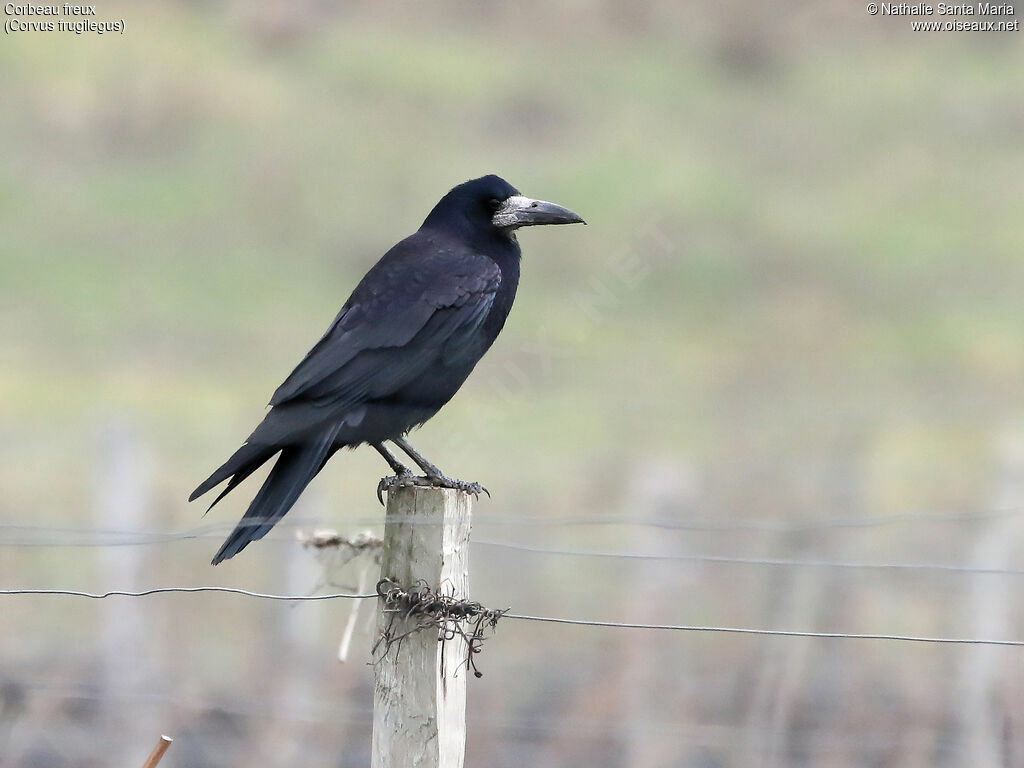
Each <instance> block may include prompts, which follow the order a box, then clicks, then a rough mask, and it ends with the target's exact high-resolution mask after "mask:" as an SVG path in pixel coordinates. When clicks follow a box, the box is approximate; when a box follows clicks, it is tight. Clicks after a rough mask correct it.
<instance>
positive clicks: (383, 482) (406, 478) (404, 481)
mask: <svg viewBox="0 0 1024 768" xmlns="http://www.w3.org/2000/svg"><path fill="white" fill-rule="evenodd" d="M420 479H421V478H418V477H414V476H413V474H412V472H400V473H398V474H397V475H388V476H387V477H382V478H381V479H380V482H379V483H377V501H379V502H380V505H381V506H382V507H383V506H384V491H391V490H394V489H395V488H404V487H405V486H407V485H419V483H417V482H416V480H420Z"/></svg>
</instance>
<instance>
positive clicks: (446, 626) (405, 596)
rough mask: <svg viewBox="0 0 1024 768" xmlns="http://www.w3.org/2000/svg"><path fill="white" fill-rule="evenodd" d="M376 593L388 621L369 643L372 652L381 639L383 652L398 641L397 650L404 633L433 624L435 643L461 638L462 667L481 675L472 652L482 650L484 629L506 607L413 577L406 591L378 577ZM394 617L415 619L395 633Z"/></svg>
mask: <svg viewBox="0 0 1024 768" xmlns="http://www.w3.org/2000/svg"><path fill="white" fill-rule="evenodd" d="M377 594H378V595H379V596H380V597H381V598H383V599H384V611H385V612H386V613H390V614H391V621H390V622H389V623H388V627H387V629H386V630H385V631H384V632H383V633H382V634H381V636H380V637H379V638H378V640H377V642H376V643H375V644H374V646H373V652H374V653H375V654H376V652H377V649H378V648H379V647H380V644H381V643H384V654H387V653H388V652H389V651H390V650H391V646H392V645H393V644H395V643H398V649H397V650H396V653H398V652H399V650H400V649H401V643H402V640H404V639H405V638H406V637H408V636H409V635H411V634H412V633H413V632H418V631H420V630H423V629H432V628H433V629H437V640H438V642H439V643H442V644H443V643H445V642H446V641H448V640H454V639H455V638H456V637H461V638H462V639H463V640H465V641H466V647H467V649H468V651H467V653H466V669H472V670H473V674H474V675H475V676H476V677H482V676H483V673H482V672H481V671H480V670H479V669H477V666H476V662H475V660H474V659H473V656H474V655H475V654H477V653H480V651H481V650H482V646H483V642H484V631H485V630H487V629H491V630H493V629H494V628H495V627H497V625H498V619H500V618H501V617H502V616H503V615H504V614H505V613H507V612H508V611H509V609H508V608H505V609H502V610H498V609H494V608H484V607H483V606H482V605H481V604H480V603H477V602H473V601H470V600H459V599H458V598H456V597H455V596H453V595H446V594H444V593H442V592H435V591H434V590H433V589H431V588H430V586H429V585H428V584H427V583H426V582H423V581H417V582H416V583H415V584H413V585H412V588H411V589H409V590H408V591H406V590H404V589H402V587H401V586H400V585H399V584H398V583H396V582H394V581H392V580H391V579H381V580H380V581H378V582H377ZM397 617H400V618H401V619H402V620H404V621H414V622H415V623H414V625H413V626H412V627H411V628H410V629H408V630H406V631H405V632H402V633H401V634H397V635H396V634H395V633H394V631H393V627H394V622H395V618H397ZM443 652H444V650H443V645H442V653H443Z"/></svg>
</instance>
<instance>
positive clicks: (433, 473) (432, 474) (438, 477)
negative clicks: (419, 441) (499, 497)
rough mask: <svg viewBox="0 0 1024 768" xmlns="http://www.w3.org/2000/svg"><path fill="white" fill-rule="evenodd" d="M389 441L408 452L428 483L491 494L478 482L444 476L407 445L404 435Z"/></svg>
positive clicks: (467, 491) (474, 492)
mask: <svg viewBox="0 0 1024 768" xmlns="http://www.w3.org/2000/svg"><path fill="white" fill-rule="evenodd" d="M391 442H393V443H394V444H395V445H397V446H398V447H399V448H401V449H402V450H403V451H405V452H406V453H407V454H409V458H411V459H412V460H413V461H415V462H416V463H417V464H418V465H419V467H420V469H422V470H423V472H424V474H425V475H426V476H427V477H426V479H427V480H428V481H429V484H430V485H433V486H435V487H438V488H454V489H455V490H457V491H465V492H466V493H472V494H473V495H474V496H479V495H480V494H481V493H486V494H487V495H488V496H490V495H491V492H490V491H488V490H487V489H486V488H484V487H483V486H482V485H480V483H467V482H466V481H465V480H452V479H451V478H450V477H445V475H444V473H443V472H441V470H440V469H438V467H437V465H435V464H431V463H430V462H429V461H427V459H426V457H424V456H423V454H421V453H420V452H419V451H417V450H416V449H415V448H413V447H412V446H411V445H409V441H408V440H406V439H405V438H404V437H397V438H395V439H393V440H392V441H391Z"/></svg>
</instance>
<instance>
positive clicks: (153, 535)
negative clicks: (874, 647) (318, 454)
mask: <svg viewBox="0 0 1024 768" xmlns="http://www.w3.org/2000/svg"><path fill="white" fill-rule="evenodd" d="M1021 514H1024V507H1010V508H1005V509H994V510H976V511H973V512H939V513H927V512H905V513H901V514H895V515H886V516H875V517H870V516H867V517H855V518H836V519H819V520H809V521H808V520H801V521H793V520H778V519H776V520H771V519H768V520H759V519H756V518H734V519H729V518H723V519H720V520H716V519H713V518H689V519H681V520H667V519H638V518H634V517H630V516H627V515H591V516H588V517H577V516H563V517H550V516H540V515H535V516H527V515H501V514H493V513H491V514H488V516H487V518H486V519H483V520H480V521H478V525H481V524H485V525H520V526H536V527H559V526H600V525H624V526H642V527H650V528H660V529H665V530H679V531H708V532H714V531H761V532H769V533H802V532H808V531H816V530H833V529H839V528H848V529H858V528H876V527H882V526H889V525H897V524H903V523H907V524H910V523H949V522H977V521H981V520H991V519H994V518H1006V517H1014V516H1019V515H1021ZM391 519H393V520H396V521H399V522H406V523H410V524H414V525H415V524H426V523H425V522H424V521H423V520H420V519H406V518H391ZM383 522H384V518H383V516H378V517H372V518H371V517H365V518H357V519H353V520H348V521H347V523H348V524H350V525H380V524H381V523H383ZM320 524H321V523H320V522H318V521H315V520H302V519H295V520H286V521H281V522H279V523H277V527H278V528H279V529H280V528H284V527H292V528H298V527H303V526H305V527H316V526H318V525H320ZM233 528H234V523H211V524H209V525H203V526H197V527H195V528H191V529H185V530H182V531H131V530H117V529H90V528H74V527H60V526H57V527H47V526H36V525H24V524H18V523H0V546H14V547H18V546H129V545H140V544H162V543H165V542H169V541H178V540H181V539H205V538H217V537H218V536H220V535H223V534H224V533H226V532H228V531H230V530H231V529H233ZM12 534H13V535H12Z"/></svg>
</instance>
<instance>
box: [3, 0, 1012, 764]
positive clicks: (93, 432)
mask: <svg viewBox="0 0 1024 768" xmlns="http://www.w3.org/2000/svg"><path fill="white" fill-rule="evenodd" d="M97 10H98V17H97V18H99V19H120V18H123V19H124V20H125V24H126V31H125V34H123V35H118V34H105V35H103V36H98V35H95V34H84V35H80V36H76V35H74V34H68V33H16V34H10V35H7V36H5V38H4V40H3V42H2V43H0V103H2V104H3V108H2V109H0V147H2V151H0V231H2V232H3V238H2V241H0V242H2V245H0V328H2V332H0V361H2V364H0V436H2V437H3V440H0V457H2V460H0V491H2V493H0V521H2V522H0V558H2V559H0V576H2V579H3V586H4V587H7V588H13V587H57V588H73V589H97V590H105V589H136V588H145V587H149V586H168V585H202V584H213V583H216V584H225V585H230V586H242V587H246V588H250V589H257V590H265V591H271V592H284V593H290V594H306V593H311V592H313V591H315V590H317V589H328V590H332V589H335V588H336V587H337V586H342V587H351V586H353V585H355V583H356V580H357V578H358V572H359V570H360V567H359V566H358V564H353V566H354V567H353V566H349V567H348V568H346V569H339V568H337V567H336V563H334V562H333V561H332V559H331V558H330V557H328V556H325V555H320V556H319V557H317V556H315V555H314V554H313V553H311V552H310V551H308V550H304V549H302V548H301V547H300V546H299V545H298V544H297V543H296V541H295V535H296V530H300V531H301V530H307V531H308V530H312V529H313V528H314V527H317V526H322V525H323V526H329V527H333V528H336V529H338V530H339V531H341V532H342V533H345V534H349V533H354V532H356V531H358V530H361V529H365V528H369V529H371V530H377V531H379V530H380V524H381V518H382V512H381V510H380V508H379V506H378V505H377V502H376V500H375V499H374V496H373V490H374V488H375V486H376V482H377V479H378V478H379V477H380V475H381V474H382V473H383V471H384V469H385V466H384V465H383V462H381V461H380V459H379V457H377V456H376V454H374V453H373V452H372V451H369V450H367V449H362V450H360V451H357V452H355V453H352V454H346V455H339V456H337V457H336V458H335V460H334V461H333V462H331V464H330V466H329V467H328V469H326V470H325V471H324V472H323V473H322V475H321V476H320V477H318V478H317V480H316V482H315V483H314V485H313V486H312V487H311V488H310V489H309V491H308V492H307V494H306V496H304V498H303V500H302V502H301V503H300V505H299V506H298V507H296V509H295V510H294V511H293V512H292V513H291V514H290V515H289V517H288V518H286V520H285V522H284V523H282V524H281V525H279V526H278V528H277V529H275V531H274V532H273V533H272V534H271V535H270V536H269V537H268V538H267V539H266V540H264V541H263V542H260V543H259V544H257V545H255V546H253V547H251V548H249V549H247V550H246V551H245V552H244V553H243V554H242V555H241V556H240V557H238V558H236V559H234V560H232V561H230V562H229V563H227V564H225V565H223V566H221V567H219V568H217V569H212V568H211V567H210V566H209V565H208V562H209V559H210V557H211V556H212V553H213V552H214V551H215V550H216V547H217V546H218V544H219V541H220V540H221V539H222V538H223V536H224V535H225V534H226V532H227V531H228V530H230V528H231V527H233V525H234V522H235V521H236V519H237V518H238V516H239V515H240V514H241V512H242V511H243V510H244V507H245V505H246V504H247V502H248V499H249V498H250V497H251V494H252V493H254V492H255V488H256V487H257V483H258V480H255V479H254V480H252V481H250V482H248V483H246V485H245V486H244V487H243V488H242V489H241V490H240V491H239V492H236V493H235V494H232V496H231V497H229V498H228V499H226V500H225V502H223V503H222V505H220V506H219V507H218V508H217V509H216V510H215V511H214V512H212V513H211V514H210V516H208V517H207V518H206V519H205V520H203V519H201V515H202V512H203V507H200V506H198V505H188V504H187V503H186V502H185V498H186V496H187V495H188V493H189V491H191V489H192V488H193V487H194V486H195V485H196V484H197V483H198V482H199V481H200V480H201V479H202V478H203V477H205V476H206V475H207V474H208V473H209V471H210V470H212V469H213V468H214V467H215V466H216V465H218V464H219V463H220V462H221V461H223V460H224V459H225V458H226V457H227V455H228V454H229V453H230V452H231V451H232V450H234V448H236V447H237V445H238V444H239V442H240V441H241V440H242V439H243V438H244V437H245V436H246V435H247V434H248V432H249V430H250V429H251V428H252V427H253V426H254V425H255V423H256V422H257V421H258V420H259V418H260V417H261V414H262V412H263V411H262V407H263V404H264V403H265V402H266V401H267V399H269V396H270V393H271V392H272V391H273V389H274V387H275V386H276V385H277V384H278V383H279V382H280V381H281V380H282V379H283V377H284V376H285V375H286V374H287V373H288V372H289V371H290V370H291V367H292V366H293V365H294V364H295V362H297V360H298V359H299V357H300V356H301V355H302V354H303V353H304V352H305V350H306V349H308V347H309V346H310V345H311V344H312V343H313V342H314V341H315V340H316V339H317V338H318V337H319V334H320V333H321V332H322V331H323V329H324V328H325V327H326V325H327V324H328V322H329V321H330V319H331V318H332V317H333V316H334V314H335V312H336V311H337V309H338V308H339V307H340V306H341V304H342V303H343V301H344V300H345V298H346V297H347V295H348V292H349V291H350V290H351V288H352V287H353V286H354V284H355V282H356V281H357V280H358V279H359V277H360V276H361V275H362V274H363V273H364V272H365V270H366V269H367V268H368V267H369V266H370V265H371V264H372V263H373V262H374V261H375V260H376V259H377V258H378V257H379V256H380V255H381V254H382V253H383V252H384V251H385V250H386V249H387V248H388V247H390V246H391V245H392V244H393V243H394V242H396V241H397V240H399V239H400V238H402V237H404V236H405V235H407V234H409V233H411V232H412V231H413V230H415V228H416V227H418V225H419V223H420V222H421V221H422V219H423V217H424V216H425V215H426V213H427V211H428V210H429V209H430V207H431V206H432V205H433V204H434V202H436V200H437V199H438V198H439V197H440V196H441V195H442V194H443V193H444V192H445V191H447V190H448V189H449V188H450V187H451V186H453V185H455V184H457V183H459V182H461V181H464V180H465V179H468V178H472V177H475V176H479V175H482V174H484V173H490V172H493V173H498V174H500V175H502V176H504V177H505V178H507V179H508V180H509V181H510V182H511V183H513V184H514V185H516V186H517V187H518V188H519V189H521V190H522V191H523V192H524V194H527V195H531V196H534V197H539V198H543V199H548V200H554V201H556V202H559V203H561V204H564V205H566V206H568V207H570V208H572V209H573V210H576V211H578V212H579V213H580V214H581V215H583V216H584V217H585V218H586V219H587V221H588V223H589V226H587V227H586V228H582V227H572V228H557V229H550V230H540V231H528V232H524V233H523V234H522V235H521V237H520V242H521V244H522V246H523V251H524V263H523V279H522V282H521V285H520V289H519V297H518V299H517V303H516V306H515V308H514V310H513V312H512V315H511V317H510V319H509V322H508V324H507V326H506V328H505V330H504V332H503V334H502V336H501V338H500V339H499V340H498V342H497V343H496V344H495V347H494V348H493V349H492V351H491V352H490V353H489V354H488V356H487V357H486V358H485V359H484V361H483V362H482V363H481V364H480V366H479V367H478V369H477V371H476V372H475V373H474V375H473V376H472V377H471V379H470V380H469V381H468V382H467V384H466V386H465V387H464V388H463V390H462V391H461V392H460V394H459V395H458V397H456V398H455V399H454V400H453V402H452V403H451V404H450V405H449V406H448V407H447V408H446V409H445V410H444V411H443V412H442V413H441V414H440V415H439V416H438V417H437V418H436V419H434V420H433V421H431V422H430V423H429V424H428V425H427V426H426V427H424V428H423V429H422V430H421V432H419V433H418V434H417V435H416V438H417V440H416V445H417V446H419V447H420V448H421V450H423V451H424V453H426V454H427V455H428V456H430V457H432V458H433V460H434V461H436V462H438V463H439V464H440V465H441V466H442V467H443V468H444V469H445V470H446V471H448V472H449V474H452V475H454V476H458V477H463V478H468V479H477V480H480V481H481V482H483V483H484V484H485V485H487V486H488V487H489V488H490V490H491V492H492V494H493V497H492V498H490V499H487V498H484V499H482V500H481V501H480V503H479V504H478V505H477V506H476V523H475V533H474V535H475V538H476V543H475V544H474V549H473V562H472V573H471V579H472V583H473V585H474V590H473V591H474V595H473V596H474V598H476V599H479V600H480V601H482V602H483V603H485V604H486V605H489V606H495V607H506V606H512V607H513V609H514V610H516V611H517V612H521V613H536V614H547V615H557V616H566V617H572V618H592V619H605V620H620V621H628V620H633V621H645V622H654V623H673V624H674V623H679V624H696V625H717V626H745V627H761V628H779V629H792V630H816V631H834V632H861V633H890V634H891V633H895V634H912V635H934V636H956V637H1003V638H1011V639H1024V620H1022V619H1024V617H1022V616H1021V610H1020V607H1019V605H1018V604H1017V603H1016V601H1014V600H1013V599H1012V597H1013V594H1014V593H1015V591H1016V589H1015V587H1016V586H1017V582H1018V581H1019V579H1020V578H1021V576H1020V570H1019V569H1021V568H1024V565H1021V549H1022V546H1021V542H1022V538H1021V537H1022V535H1024V516H1020V515H1018V514H1017V513H1018V512H1020V511H1021V510H1022V508H1024V399H1022V394H1024V312H1022V310H1021V299H1020V294H1021V291H1022V288H1024V260H1022V258H1021V253H1022V252H1024V226H1022V222H1024V143H1022V136H1024V87H1022V81H1021V77H1020V73H1021V72H1022V71H1024V47H1022V45H1021V40H1022V38H1021V37H1020V33H1018V32H1005V33H924V32H912V31H911V29H910V20H909V19H907V18H905V17H903V18H885V17H882V16H876V17H871V16H869V15H868V14H867V13H866V12H865V10H864V8H863V6H861V5H858V4H848V3H836V2H827V3H822V4H814V5H808V4H797V3H779V4H768V5H765V4H759V3H753V2H749V1H748V0H729V1H728V2H725V3H721V4H717V5H714V6H701V7H698V6H680V5H677V4H674V3H670V2H649V3H635V2H622V3H612V2H570V3H563V4H559V5H557V6H556V5H554V4H540V3H533V2H526V3H514V4H492V3H472V2H468V0H467V1H466V2H444V3H435V4H413V3H397V4H388V5H385V4H379V3H371V2H348V3H342V4H332V3H325V2H315V1H314V0H302V1H296V2H274V1H271V0H267V1H266V2H240V1H236V2H211V3H194V2H159V3H145V4H143V3H115V2H105V3H102V4H100V5H99V6H98V9H97ZM6 18H8V17H5V19H6ZM654 523H657V525H655V524H654ZM174 532H177V533H180V532H191V535H190V536H189V537H187V538H184V537H181V536H170V537H164V536H161V535H159V534H165V533H174ZM514 547H522V548H523V549H517V548H514ZM531 550H559V551H563V552H564V551H572V552H603V553H612V554H616V553H617V554H620V555H621V554H639V555H649V556H660V557H661V558H663V559H654V558H653V557H639V558H625V557H595V556H583V555H567V554H551V553H544V552H538V551H531ZM722 559H725V560H726V562H723V561H722ZM737 559H746V560H756V561H758V562H756V563H750V562H736V560H737ZM768 561H772V562H768ZM779 561H786V562H788V563H790V564H789V565H786V564H783V563H780V562H779ZM794 561H798V562H801V563H808V562H813V563H815V564H816V565H813V566H812V565H806V564H805V565H799V566H798V565H792V562H794ZM858 564H861V565H863V564H876V565H878V564H888V565H902V566H908V565H909V566H916V565H924V564H930V565H939V566H943V567H942V568H917V567H910V568H908V567H901V568H893V567H882V568H872V567H868V568H864V567H849V566H853V565H858ZM971 568H974V569H979V570H981V571H986V572H979V570H974V571H972V570H969V569H971ZM957 569H968V570H957ZM368 578H369V580H370V582H371V583H372V582H373V581H375V578H374V577H372V576H371V577H368ZM2 600H3V601H4V602H3V603H2V608H0V610H2V615H3V626H4V631H3V632H2V634H0V765H2V766H7V765H10V766H19V768H21V767H22V766H32V767H33V768H40V767H42V766H64V765H68V766H70V765H75V766H92V765H95V766H101V765H104V766H105V765H111V764H113V763H114V762H118V761H120V762H124V761H127V763H128V764H131V761H133V760H134V761H135V762H136V763H141V762H142V760H143V758H144V756H145V754H146V753H147V752H148V749H149V747H150V745H151V742H152V741H153V740H155V736H156V734H158V733H159V732H160V731H165V732H169V733H170V734H171V735H174V736H177V737H178V739H177V741H176V742H175V745H174V746H173V747H172V750H171V751H170V752H169V753H168V756H167V758H165V762H166V764H167V765H169V766H174V765H180V766H185V765H189V766H191V765H196V766H200V765H201V766H235V765H241V764H251V765H280V766H284V765H297V764H298V765H311V766H313V765H331V766H350V765H351V766H356V765H365V764H366V763H367V761H368V759H369V724H370V718H371V711H370V709H371V703H372V687H371V686H372V675H371V670H370V668H369V667H368V666H366V665H365V664H364V663H363V662H364V660H365V659H367V658H368V654H369V648H370V645H371V644H372V637H371V634H370V632H369V630H368V629H366V628H365V627H364V624H365V622H361V623H360V627H361V629H360V630H359V631H358V632H357V634H356V638H355V641H354V646H353V651H352V658H351V659H350V660H349V662H347V663H346V664H345V665H339V664H338V663H337V662H336V661H335V659H334V655H335V648H336V644H337V642H338V639H339V636H340V634H341V631H342V629H343V627H344V624H345V621H346V619H347V615H348V610H349V605H348V604H347V603H338V602H333V603H329V604H328V603H322V604H321V603H317V604H300V605H291V604H284V603H264V602H258V601H256V600H251V599H246V598H242V597H230V596H225V595H191V596H189V595H180V596H166V597H151V598H146V599H131V600H129V599H121V600H120V601H119V602H114V601H106V602H103V603H98V602H93V601H85V600H76V599H72V598H58V597H42V598H39V597H36V598H33V597H24V596H22V597H4V598H2ZM362 610H363V611H364V613H365V614H369V613H370V611H369V608H368V606H364V607H363V609H362ZM1020 658H1021V656H1020V649H1016V648H1003V649H999V648H991V647H984V646H938V645H923V644H908V643H899V642H883V641H853V640H820V639H818V640H814V639H800V638H770V637H757V636H752V637H746V636H743V637H741V636H733V635H715V634H697V633H681V632H677V633H668V632H662V633H639V632H628V631H624V630H612V629H596V628H587V629H584V628H569V627H555V626H545V625H534V624H521V623H513V622H505V623H502V624H501V625H499V628H498V632H497V634H496V636H495V637H494V638H493V639H491V640H489V641H488V642H487V644H486V645H485V649H484V652H483V654H482V655H481V657H480V660H479V663H480V665H481V667H482V669H483V671H484V677H483V678H482V679H481V680H471V681H470V722H469V748H468V764H469V765H492V766H522V765H538V766H547V765H552V766H553V765H565V764H576V763H579V762H581V761H582V762H585V763H586V764H589V765H594V766H613V765H614V766H619V765H627V766H663V765H673V766H694V767H697V766H699V767H701V768H718V767H721V768H732V767H733V766H750V765H762V766H805V765H806V766H836V767H845V766H861V765H865V766H866V765H900V766H945V765H949V766H953V765H957V766H960V765H963V766H968V765H969V766H972V768H984V767H986V766H1003V765H1006V766H1010V765H1022V764H1024V703H1022V700H1021V699H1020V697H1019V696H1018V695H1017V694H1016V692H1017V691H1019V689H1020V686H1021V685H1022V684H1024V677H1022V676H1024V667H1022V665H1021V663H1020Z"/></svg>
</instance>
